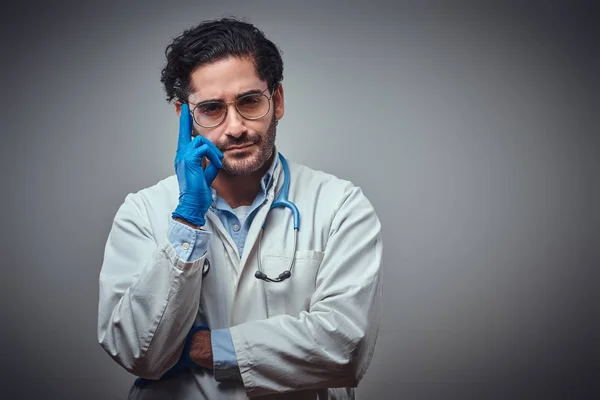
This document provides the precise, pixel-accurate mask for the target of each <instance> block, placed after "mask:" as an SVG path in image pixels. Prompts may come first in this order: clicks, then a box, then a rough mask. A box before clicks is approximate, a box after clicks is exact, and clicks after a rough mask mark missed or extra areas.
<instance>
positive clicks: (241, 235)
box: [167, 150, 279, 381]
mask: <svg viewBox="0 0 600 400" xmlns="http://www.w3.org/2000/svg"><path fill="white" fill-rule="evenodd" d="M274 152H275V157H273V162H272V164H271V167H270V168H269V170H268V171H267V172H266V173H265V175H264V176H263V177H262V179H261V181H260V187H261V189H260V191H259V192H258V195H257V196H256V198H255V199H254V202H253V203H252V205H250V206H249V207H240V209H236V210H233V209H232V208H231V207H230V206H229V204H227V202H226V201H225V200H223V198H221V197H219V196H218V195H217V192H216V190H215V189H213V188H211V190H212V195H213V203H212V205H211V207H210V208H211V210H212V211H213V212H214V213H215V214H216V215H217V216H218V217H219V219H220V220H221V222H222V223H223V226H224V227H225V228H226V229H227V231H228V232H229V235H231V238H232V239H233V241H234V243H235V244H236V246H237V248H238V254H239V256H240V258H241V256H242V253H243V251H244V244H245V243H246V237H247V236H248V231H249V230H250V225H251V224H252V220H253V219H254V216H255V215H256V213H257V212H258V209H259V208H260V206H261V205H262V204H263V203H264V202H265V199H266V198H267V191H268V190H269V187H270V186H271V184H272V181H273V172H274V171H275V167H276V166H277V164H278V162H279V155H278V154H277V150H274ZM240 211H243V212H242V213H240ZM236 213H237V214H244V213H246V216H245V218H242V220H240V218H238V216H237V215H236ZM167 237H168V239H169V241H170V242H171V243H172V244H173V247H175V251H176V253H177V256H178V257H179V258H180V259H182V260H184V261H194V260H197V259H199V258H200V257H202V256H204V254H205V253H206V250H207V249H208V242H209V240H210V237H211V233H210V232H208V231H204V230H199V229H193V228H191V227H189V226H187V225H184V224H182V223H180V222H177V221H174V220H171V224H170V226H169V231H168V233H167ZM211 345H212V350H213V372H214V376H215V379H216V380H217V381H222V380H227V379H240V372H239V368H238V363H237V358H236V356H235V350H234V347H233V341H232V340H231V333H230V332H229V329H215V330H212V331H211Z"/></svg>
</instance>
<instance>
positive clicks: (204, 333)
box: [135, 325, 213, 386]
mask: <svg viewBox="0 0 600 400" xmlns="http://www.w3.org/2000/svg"><path fill="white" fill-rule="evenodd" d="M206 337H208V349H206V348H205V349H200V348H199V347H198V346H202V345H204V346H205V345H206V344H205V338H206ZM207 352H208V353H210V364H207V362H206V359H204V357H205V356H206V354H207ZM194 354H202V355H203V356H202V357H201V358H198V357H194ZM197 362H200V363H197ZM212 362H213V361H212V345H211V342H210V329H209V328H208V326H206V325H199V326H194V327H192V329H190V331H189V333H188V335H187V337H186V339H185V344H184V345H183V351H182V352H181V356H180V357H179V360H178V361H177V363H176V364H175V365H173V366H172V367H171V369H169V370H168V371H167V372H165V373H164V375H163V376H161V377H160V379H169V378H171V377H173V376H176V375H179V374H180V373H181V372H183V371H185V370H187V369H193V368H198V367H204V366H205V365H208V366H207V368H209V369H212V367H213V365H212ZM152 382H154V380H152V379H144V378H137V379H136V380H135V384H136V385H137V386H144V385H147V384H150V383H152Z"/></svg>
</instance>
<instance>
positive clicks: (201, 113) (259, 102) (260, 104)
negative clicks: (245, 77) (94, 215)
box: [190, 88, 273, 128]
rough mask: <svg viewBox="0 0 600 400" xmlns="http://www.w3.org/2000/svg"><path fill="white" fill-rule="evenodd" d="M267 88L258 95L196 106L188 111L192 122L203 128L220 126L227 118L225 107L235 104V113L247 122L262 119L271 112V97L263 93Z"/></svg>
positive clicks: (247, 95) (248, 95)
mask: <svg viewBox="0 0 600 400" xmlns="http://www.w3.org/2000/svg"><path fill="white" fill-rule="evenodd" d="M267 90H269V88H267V89H265V90H263V91H262V92H260V93H250V94H246V95H243V96H240V97H238V98H237V99H235V100H232V101H229V102H225V101H223V100H209V101H204V102H202V103H198V104H196V106H195V107H194V108H193V109H192V110H191V111H190V114H191V115H192V118H194V121H195V122H196V123H197V124H198V125H200V126H201V127H203V128H214V127H215V126H218V125H220V124H221V123H222V122H223V121H225V118H226V117H227V109H228V108H229V107H227V106H228V105H229V104H232V103H235V109H236V110H237V112H238V113H239V114H240V115H241V116H242V117H244V118H245V119H249V120H256V119H260V118H262V117H264V116H265V115H267V114H268V113H269V111H270V110H271V99H272V98H273V94H271V96H267V95H266V94H265V92H266V91H267Z"/></svg>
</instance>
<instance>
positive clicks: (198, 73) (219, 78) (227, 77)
mask: <svg viewBox="0 0 600 400" xmlns="http://www.w3.org/2000/svg"><path fill="white" fill-rule="evenodd" d="M191 86H192V88H193V90H192V92H193V93H192V94H191V95H190V96H189V97H188V102H189V106H190V110H193V109H194V107H195V106H196V104H197V103H204V102H206V101H209V100H223V101H225V102H227V103H229V102H231V103H230V104H228V105H227V115H226V117H225V120H224V121H223V122H222V123H221V124H219V125H218V126H216V127H213V128H204V127H201V126H200V125H198V124H197V123H196V122H194V128H193V130H194V133H195V134H199V135H202V136H204V137H206V138H207V139H209V140H210V141H211V142H213V143H214V144H215V145H216V146H217V147H218V148H219V150H221V151H222V152H223V155H224V157H223V160H222V162H223V170H224V171H226V172H229V173H231V174H233V175H248V174H251V173H253V172H255V171H257V170H259V169H260V168H261V167H262V166H263V165H265V163H266V162H267V161H268V160H269V158H270V157H271V155H272V154H273V148H274V145H275V135H276V128H275V123H276V121H277V120H279V119H281V117H282V116H283V88H282V87H281V85H280V86H279V88H278V89H276V90H275V93H274V94H273V97H272V99H271V101H270V109H269V112H268V113H267V114H266V115H265V116H264V117H262V118H260V119H257V120H248V119H245V118H244V117H242V116H241V115H240V114H239V113H238V111H237V110H236V107H235V104H234V103H233V101H234V100H236V99H237V98H238V97H239V96H240V95H243V94H244V93H248V92H250V91H256V92H259V93H260V92H262V91H265V94H266V95H267V96H269V97H271V95H270V93H269V91H268V89H267V87H268V86H267V82H265V81H262V80H261V79H260V78H259V76H258V74H257V73H256V68H255V66H254V63H253V62H252V61H251V60H250V59H247V58H227V59H225V60H221V61H217V62H214V63H211V64H207V65H203V66H200V67H198V68H196V69H195V70H194V71H193V72H192V74H191ZM265 89H267V90H265Z"/></svg>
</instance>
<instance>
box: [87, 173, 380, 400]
mask: <svg viewBox="0 0 600 400" xmlns="http://www.w3.org/2000/svg"><path fill="white" fill-rule="evenodd" d="M289 167H290V174H291V179H290V190H289V199H290V200H291V201H293V202H294V203H295V204H296V206H297V207H298V209H299V210H300V219H301V224H300V231H299V235H298V248H297V251H296V254H295V257H296V259H295V265H294V268H293V270H292V276H291V278H290V279H288V280H286V281H284V282H281V283H266V282H264V281H261V280H258V279H256V278H255V277H254V273H255V272H256V270H257V261H256V260H257V257H258V256H259V255H258V252H257V238H258V234H259V231H260V228H261V226H262V224H263V222H264V220H265V217H266V216H267V212H268V210H269V206H270V204H271V203H272V202H273V199H274V198H275V196H276V194H277V193H278V192H279V189H280V188H281V185H282V184H283V170H282V167H281V163H278V166H277V168H276V169H275V172H274V181H273V185H272V186H271V188H270V190H269V191H268V193H267V200H266V204H264V205H263V206H262V207H261V208H260V210H259V211H258V213H257V215H256V217H255V219H254V221H253V222H252V226H251V228H250V231H249V233H248V237H247V240H246V243H245V247H244V251H243V254H242V257H241V259H240V257H239V255H238V250H237V247H236V245H235V243H234V242H233V240H232V239H231V237H230V235H229V234H228V232H227V230H226V229H225V228H224V226H223V225H222V223H221V221H220V220H219V218H218V217H217V216H216V215H215V214H214V213H213V212H212V211H210V210H209V212H208V213H207V217H206V219H207V223H206V226H205V229H207V230H209V231H211V232H213V234H212V238H211V240H210V243H209V247H208V251H207V253H206V255H205V256H204V257H202V258H200V259H199V260H196V261H195V262H184V261H182V260H181V259H179V258H177V256H176V253H175V249H174V247H173V246H172V245H171V243H170V242H169V241H168V239H167V230H168V227H169V223H170V221H171V212H172V211H173V210H174V209H175V207H176V206H177V201H178V194H179V188H178V183H177V178H176V176H174V175H173V176H171V177H168V178H166V179H164V180H162V181H161V182H159V183H158V184H156V185H154V186H152V187H149V188H146V189H144V190H141V191H139V192H137V193H135V194H130V195H128V196H127V197H126V198H125V201H124V203H123V204H122V205H121V207H120V208H119V210H118V212H117V214H116V216H115V219H114V223H113V226H112V229H111V231H110V235H109V237H108V241H107V243H106V249H105V255H104V262H103V265H102V270H101V272H100V299H99V310H98V340H99V342H100V344H101V345H102V347H103V348H104V349H105V350H106V352H107V353H108V354H109V355H110V356H111V357H112V358H113V359H114V360H115V361H117V362H118V363H119V364H120V365H121V366H123V367H124V368H125V369H126V370H127V371H129V372H131V373H132V374H134V375H136V376H140V377H144V378H149V379H158V378H159V377H161V375H162V374H164V373H165V372H166V371H167V370H168V369H169V368H171V367H172V366H173V365H174V364H175V363H176V362H177V360H178V358H179V356H180V354H181V351H182V348H183V343H184V340H185V337H186V335H187V333H188V331H189V330H190V328H191V327H192V326H193V325H197V324H206V325H208V326H209V327H210V329H221V328H230V331H231V337H232V340H233V344H234V348H235V353H236V357H237V360H238V365H239V369H240V372H241V377H242V379H243V384H242V383H236V382H232V383H229V382H227V383H219V382H217V381H216V380H215V379H214V377H213V375H212V371H208V370H204V369H200V368H198V369H197V370H196V371H193V372H189V373H183V374H181V375H180V376H179V377H177V378H175V379H169V380H161V381H158V382H154V383H152V384H150V385H147V386H146V387H144V388H138V387H136V386H133V387H132V389H131V391H130V394H129V396H130V398H131V399H210V400H216V399H246V398H247V397H260V396H265V397H260V398H268V399H327V398H354V390H353V389H351V388H353V387H356V385H357V384H358V382H359V381H360V379H361V378H362V376H363V374H364V373H365V371H366V369H367V367H368V365H369V363H370V360H371V357H372V354H373V351H374V347H375V341H376V338H377V333H378V328H379V322H380V314H381V294H382V281H381V258H382V244H381V225H380V222H379V220H378V218H377V216H376V214H375V211H374V209H373V207H372V205H371V203H370V202H369V201H368V200H367V198H366V197H365V196H364V195H363V193H362V191H361V190H360V188H358V187H357V186H354V185H353V184H351V183H350V182H348V181H345V180H341V179H338V178H336V177H334V176H332V175H329V174H326V173H324V172H321V171H315V170H312V169H310V168H308V167H305V166H302V165H299V164H295V163H293V162H289ZM292 226H293V225H292V213H291V212H290V210H289V209H283V208H277V209H273V210H271V211H270V212H269V218H268V220H267V225H266V229H265V231H264V234H263V239H262V242H261V253H262V254H261V257H262V258H261V260H262V269H263V271H264V272H265V273H266V274H267V275H268V276H270V277H276V276H278V275H279V274H280V273H281V272H283V271H285V270H286V269H287V268H288V265H289V262H290V260H291V257H293V256H294V254H292V247H293V241H294V235H293V228H292ZM206 257H208V259H209V261H210V263H211V269H210V272H209V273H208V274H207V275H206V276H205V277H204V278H203V277H202V273H201V272H202V266H203V264H204V259H205V258H206ZM132 380H133V378H132ZM327 388H346V389H337V390H333V389H330V390H327ZM292 392H294V393H292Z"/></svg>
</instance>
